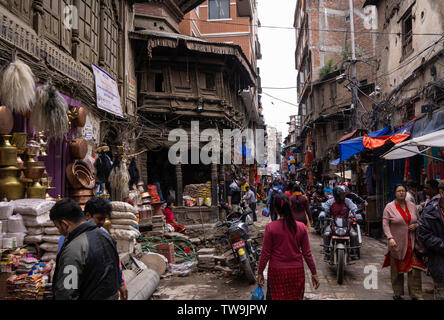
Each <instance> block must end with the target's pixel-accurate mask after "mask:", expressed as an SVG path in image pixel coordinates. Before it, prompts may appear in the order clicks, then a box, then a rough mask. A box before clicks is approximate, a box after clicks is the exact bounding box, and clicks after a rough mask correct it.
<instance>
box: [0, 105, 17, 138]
mask: <svg viewBox="0 0 444 320" xmlns="http://www.w3.org/2000/svg"><path fill="white" fill-rule="evenodd" d="M12 128H14V116H13V115H12V112H11V110H9V108H8V107H5V106H1V107H0V134H10V133H11V131H12Z"/></svg>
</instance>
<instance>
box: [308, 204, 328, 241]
mask: <svg viewBox="0 0 444 320" xmlns="http://www.w3.org/2000/svg"><path fill="white" fill-rule="evenodd" d="M310 210H311V216H312V218H313V228H314V229H315V231H316V233H317V234H318V235H322V234H323V230H324V228H325V227H324V225H323V222H322V221H321V220H320V219H319V215H320V214H321V213H322V212H323V211H324V209H323V208H322V205H321V204H318V203H312V204H311V205H310Z"/></svg>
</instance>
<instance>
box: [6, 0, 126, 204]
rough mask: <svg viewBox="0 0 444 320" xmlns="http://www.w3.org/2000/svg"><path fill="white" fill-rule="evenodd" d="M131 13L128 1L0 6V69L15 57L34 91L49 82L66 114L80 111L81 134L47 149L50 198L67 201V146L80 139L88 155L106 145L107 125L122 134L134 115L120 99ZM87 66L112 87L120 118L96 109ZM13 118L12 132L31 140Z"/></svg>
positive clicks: (77, 132) (22, 120)
mask: <svg viewBox="0 0 444 320" xmlns="http://www.w3.org/2000/svg"><path fill="white" fill-rule="evenodd" d="M131 7H132V1H124V0H106V1H99V0H75V1H72V0H52V1H46V0H45V1H43V0H39V1H24V0H23V1H6V0H1V1H0V30H1V32H0V45H1V48H2V49H1V50H0V58H1V61H2V62H1V67H2V68H6V67H7V65H8V64H9V63H10V62H12V60H13V59H14V58H15V57H17V58H18V59H20V60H22V61H23V62H24V63H25V64H27V65H28V66H29V67H30V68H31V70H32V72H33V73H34V76H35V79H36V82H37V85H40V84H45V83H46V82H47V81H49V80H51V81H52V84H53V85H54V87H55V88H56V89H57V90H58V91H59V92H60V93H61V94H63V97H64V98H65V100H66V101H67V103H68V105H69V107H70V108H71V109H72V108H73V107H80V106H81V107H83V108H84V111H85V112H86V114H87V116H86V126H85V127H84V128H83V129H78V130H75V129H74V128H72V130H71V131H70V133H69V134H68V135H67V137H66V138H65V139H60V140H58V141H52V142H51V143H50V144H49V146H48V152H47V154H48V156H47V157H45V158H44V162H45V165H46V170H47V173H48V175H49V176H50V177H52V178H53V186H54V188H55V189H53V190H50V194H51V195H52V196H53V197H57V195H61V196H68V188H67V186H68V185H67V182H66V179H65V177H66V166H67V164H68V162H69V161H70V156H69V152H68V150H69V148H68V145H69V140H71V139H73V138H76V137H82V136H85V138H86V140H87V141H88V143H89V152H88V154H89V155H91V153H92V150H93V149H94V146H97V145H98V144H100V143H102V142H105V143H110V142H111V141H105V140H106V136H105V134H104V133H105V132H106V131H107V130H108V129H109V128H110V126H108V121H107V120H109V119H112V121H113V124H115V125H116V127H118V128H121V127H124V126H125V125H128V123H129V122H130V118H131V116H132V115H134V112H135V109H134V105H131V104H129V103H128V104H127V100H126V99H125V98H124V97H125V95H126V92H127V82H126V81H125V70H127V66H128V64H127V60H126V58H127V57H126V55H125V50H124V48H125V45H126V43H125V37H124V36H123V35H125V34H126V32H127V17H128V16H129V13H130V11H131ZM92 64H94V65H96V66H98V67H100V68H101V69H102V70H103V71H105V72H106V73H107V74H108V75H110V76H111V77H112V78H113V79H114V81H115V82H116V84H117V86H118V90H119V93H120V97H121V110H117V111H118V113H119V117H115V116H114V115H112V114H110V113H109V112H106V111H104V110H101V109H98V107H97V104H96V103H97V100H96V92H95V91H96V88H95V78H94V73H93V68H92ZM103 71H102V73H103ZM103 74H104V73H103ZM31 112H32V111H31ZM14 116H15V121H14V124H15V127H14V129H13V130H14V132H26V133H28V139H31V138H32V130H31V128H30V127H29V122H28V121H26V118H25V117H23V116H22V115H20V114H15V115H14ZM115 142H116V141H113V143H112V145H114V143H115Z"/></svg>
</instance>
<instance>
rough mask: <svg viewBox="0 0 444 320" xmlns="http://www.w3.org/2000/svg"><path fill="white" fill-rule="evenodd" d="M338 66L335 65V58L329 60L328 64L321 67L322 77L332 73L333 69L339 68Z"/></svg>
mask: <svg viewBox="0 0 444 320" xmlns="http://www.w3.org/2000/svg"><path fill="white" fill-rule="evenodd" d="M337 69H338V66H337V65H335V66H333V59H330V60H328V62H327V64H326V65H325V66H323V67H322V68H321V72H320V74H321V78H323V77H325V76H326V75H327V74H329V73H332V72H333V70H337Z"/></svg>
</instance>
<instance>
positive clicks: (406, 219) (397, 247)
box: [382, 185, 425, 300]
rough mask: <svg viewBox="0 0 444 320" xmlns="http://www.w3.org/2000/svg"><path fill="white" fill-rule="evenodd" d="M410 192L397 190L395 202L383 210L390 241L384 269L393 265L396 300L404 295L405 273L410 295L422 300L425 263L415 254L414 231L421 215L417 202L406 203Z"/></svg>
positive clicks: (397, 188) (392, 274)
mask: <svg viewBox="0 0 444 320" xmlns="http://www.w3.org/2000/svg"><path fill="white" fill-rule="evenodd" d="M406 195H407V189H406V188H405V187H404V186H403V185H398V186H396V187H395V196H396V199H395V200H394V201H392V202H390V203H389V204H387V206H386V207H385V209H384V214H383V228H384V233H385V235H386V236H387V239H388V250H389V251H388V253H387V255H386V258H385V260H384V263H383V266H382V267H383V268H384V267H388V266H390V267H391V269H390V271H391V279H392V287H393V292H394V296H393V299H395V300H402V299H403V298H402V296H403V295H404V273H407V275H408V287H409V295H410V297H411V298H412V299H415V300H416V299H422V290H421V270H423V271H425V266H424V263H423V261H422V260H421V259H420V258H419V257H418V256H417V255H416V254H415V251H414V248H415V230H416V228H417V227H418V219H419V217H418V212H417V209H416V206H415V204H414V203H412V202H410V201H406V200H405V199H406Z"/></svg>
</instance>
